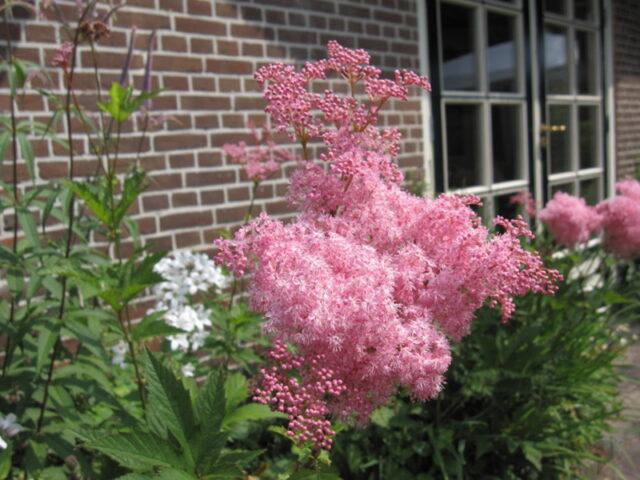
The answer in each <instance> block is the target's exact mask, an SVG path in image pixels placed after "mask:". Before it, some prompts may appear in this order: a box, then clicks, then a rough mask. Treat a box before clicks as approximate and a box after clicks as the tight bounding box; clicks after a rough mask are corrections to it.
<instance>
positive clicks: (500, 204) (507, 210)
mask: <svg viewBox="0 0 640 480" xmlns="http://www.w3.org/2000/svg"><path fill="white" fill-rule="evenodd" d="M513 195H515V192H514V193H508V194H506V195H499V196H497V197H495V199H494V205H495V209H496V215H500V216H501V217H504V218H516V217H517V216H518V205H517V204H516V203H513V202H511V197H512V196H513Z"/></svg>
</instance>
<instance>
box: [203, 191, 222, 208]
mask: <svg viewBox="0 0 640 480" xmlns="http://www.w3.org/2000/svg"><path fill="white" fill-rule="evenodd" d="M200 201H201V203H202V205H219V204H221V203H223V202H224V192H223V191H222V190H208V191H205V192H200Z"/></svg>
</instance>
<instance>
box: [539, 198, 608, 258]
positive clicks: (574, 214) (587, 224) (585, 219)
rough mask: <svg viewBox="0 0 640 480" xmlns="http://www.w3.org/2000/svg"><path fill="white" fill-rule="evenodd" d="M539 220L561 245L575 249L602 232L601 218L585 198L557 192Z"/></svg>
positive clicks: (541, 213)
mask: <svg viewBox="0 0 640 480" xmlns="http://www.w3.org/2000/svg"><path fill="white" fill-rule="evenodd" d="M538 218H539V219H540V221H541V222H542V223H543V224H544V225H546V227H547V228H548V229H549V232H551V235H553V238H554V239H555V240H556V242H558V243H559V244H560V245H563V246H565V247H575V246H576V245H580V244H583V243H586V242H588V241H589V238H591V235H593V234H594V233H597V232H598V231H599V230H600V224H601V220H602V219H601V217H600V214H599V213H598V212H597V211H596V209H595V208H593V207H590V206H589V205H587V202H585V200H584V198H578V197H574V196H573V195H569V194H568V193H564V192H556V194H555V195H554V196H553V198H552V199H551V200H550V201H549V202H548V203H547V205H546V206H545V207H544V208H543V209H542V210H541V211H540V213H539V215H538Z"/></svg>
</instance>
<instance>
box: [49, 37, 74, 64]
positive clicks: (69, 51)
mask: <svg viewBox="0 0 640 480" xmlns="http://www.w3.org/2000/svg"><path fill="white" fill-rule="evenodd" d="M71 55H73V43H71V42H64V43H63V44H62V45H60V46H59V47H58V48H57V49H56V51H55V53H54V54H53V58H52V59H51V66H52V67H59V68H62V69H65V70H66V69H67V68H69V66H70V65H71Z"/></svg>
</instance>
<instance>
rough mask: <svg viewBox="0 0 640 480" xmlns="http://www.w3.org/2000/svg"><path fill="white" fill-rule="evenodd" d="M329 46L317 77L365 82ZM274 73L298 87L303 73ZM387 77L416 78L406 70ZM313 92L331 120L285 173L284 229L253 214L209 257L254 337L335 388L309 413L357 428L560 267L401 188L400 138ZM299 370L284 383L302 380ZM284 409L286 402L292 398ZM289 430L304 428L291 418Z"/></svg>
mask: <svg viewBox="0 0 640 480" xmlns="http://www.w3.org/2000/svg"><path fill="white" fill-rule="evenodd" d="M329 50H330V54H329V56H330V58H329V60H327V61H326V62H325V63H322V64H321V65H322V68H326V70H322V72H325V73H326V72H327V71H330V70H335V71H337V72H339V74H340V75H341V76H342V77H344V78H345V79H346V80H347V81H348V82H351V81H359V82H363V83H365V84H366V82H368V81H371V80H372V79H373V80H375V79H377V78H379V77H378V76H377V75H378V73H377V72H376V70H377V69H374V68H373V67H370V65H368V62H369V57H368V55H365V53H366V52H365V53H363V52H362V51H359V50H349V49H345V48H344V47H341V46H339V45H338V44H337V43H333V42H332V43H330V45H329ZM283 68H284V67H274V68H270V67H263V69H261V72H260V74H259V77H260V78H267V77H268V78H269V79H271V80H270V83H269V85H268V86H267V87H266V89H269V88H271V87H272V86H274V85H275V84H286V83H288V82H289V80H288V79H286V78H282V77H281V76H282V75H285V73H284V70H283ZM305 69H307V70H308V69H309V67H305ZM286 71H287V73H286V75H291V76H293V77H294V83H296V82H300V80H299V78H300V77H299V76H300V75H301V74H302V72H295V71H294V70H292V69H291V70H289V69H287V70H286ZM322 72H320V73H322ZM320 73H319V72H315V73H313V74H303V75H302V77H304V78H306V77H309V76H313V75H316V76H318V75H320ZM397 83H398V84H399V85H401V86H404V87H406V86H407V85H414V84H416V83H417V84H419V85H420V86H421V87H423V88H424V87H426V85H427V83H426V79H422V77H418V76H417V75H413V74H408V73H406V72H405V73H401V74H400V76H399V80H397ZM374 85H375V84H374ZM384 88H386V87H384ZM394 88H395V87H394ZM272 93H273V92H271V93H269V95H266V98H267V100H268V101H269V105H268V107H267V110H268V111H269V113H271V115H272V119H273V118H274V115H275V116H276V117H278V118H279V120H278V121H280V122H284V123H282V124H281V126H282V127H283V128H284V129H288V130H291V129H293V130H298V129H299V128H298V126H297V124H296V123H295V122H297V121H298V117H296V118H292V117H291V118H289V119H288V120H287V119H286V118H285V115H283V114H282V112H284V110H285V105H286V104H280V102H283V101H284V100H283V97H277V98H275V97H274V95H272ZM376 95H377V94H376ZM385 95H386V94H385ZM271 98H274V100H273V103H272V101H271V100H270V99H271ZM322 99H323V100H322V101H323V102H325V103H324V104H322V103H319V102H316V101H315V100H314V101H312V102H311V103H312V104H314V103H315V104H316V105H322V108H324V109H326V110H330V112H328V113H327V112H325V118H332V119H333V126H331V125H329V124H324V125H323V127H322V135H321V138H322V140H323V141H324V143H325V146H326V150H325V153H324V154H323V155H322V156H321V160H322V162H323V163H324V166H320V165H317V164H314V163H311V162H308V163H306V164H305V165H304V166H303V167H302V168H300V169H299V170H298V171H297V172H296V173H295V174H294V175H293V176H292V178H291V185H290V188H289V193H288V199H289V201H290V202H291V203H292V204H293V205H294V206H296V207H297V208H298V209H299V215H298V218H297V220H296V221H295V222H292V223H287V224H284V223H282V222H279V221H276V220H273V219H270V218H269V217H268V216H266V215H264V214H263V215H261V216H260V217H258V218H257V219H255V220H254V221H253V222H251V223H250V224H248V225H246V226H245V227H243V228H241V229H239V230H238V231H237V232H236V235H235V237H234V238H233V239H231V240H219V241H218V242H217V247H218V249H219V250H218V259H219V260H220V261H221V262H223V263H224V264H225V265H227V266H228V267H229V268H230V269H232V270H233V271H234V273H235V274H236V275H243V274H245V273H251V274H252V280H251V283H250V286H249V290H248V295H249V301H250V304H251V306H252V308H254V309H255V310H256V311H259V312H261V313H262V314H264V316H265V318H266V323H265V331H266V333H268V334H269V335H270V336H271V337H272V338H274V339H276V340H277V341H279V342H286V343H287V344H291V345H293V346H294V347H295V350H296V355H297V356H298V357H297V358H299V361H300V363H299V364H298V366H306V365H312V364H313V362H314V361H316V362H318V361H319V360H318V359H320V358H321V359H322V360H321V365H322V367H324V368H326V369H327V371H328V372H331V378H332V379H333V380H337V381H339V382H340V385H341V387H343V388H341V392H340V394H339V395H332V396H330V397H329V398H323V399H322V400H318V401H319V402H321V403H322V404H323V407H322V408H321V407H317V411H321V412H323V413H322V416H324V415H325V414H326V413H332V414H336V415H338V416H340V417H341V418H343V419H352V420H355V421H358V422H361V423H364V422H366V421H367V420H368V417H369V415H370V414H371V412H372V411H373V409H375V408H377V407H378V406H380V405H383V404H384V403H385V402H386V401H387V400H388V399H389V397H390V396H391V395H393V394H394V393H395V392H396V390H397V388H398V387H399V386H403V387H406V388H407V389H408V390H409V392H410V393H411V395H412V396H413V397H414V398H415V399H419V400H426V399H429V398H432V397H434V396H435V395H437V394H438V392H439V391H440V390H441V389H442V385H443V381H444V380H443V379H444V374H445V372H446V370H447V368H448V367H449V365H450V363H451V352H450V341H451V340H458V339H460V338H462V337H463V336H464V335H466V334H468V333H469V330H470V325H471V322H472V321H473V319H474V317H475V313H476V311H477V310H478V309H479V308H481V307H482V306H483V305H485V304H488V305H489V306H496V307H500V308H501V310H502V315H503V319H504V320H507V319H508V318H509V317H510V316H511V315H512V313H513V310H514V308H515V305H514V298H515V297H517V296H520V295H524V294H526V293H528V292H537V293H553V292H554V291H555V289H556V286H555V284H556V282H557V281H558V280H560V275H559V274H558V272H556V271H555V270H549V269H546V268H545V267H544V265H543V264H542V261H541V260H540V257H539V256H538V254H537V253H535V252H531V251H529V250H528V249H525V248H523V246H522V245H521V239H522V238H532V237H533V235H532V233H531V232H530V231H529V229H528V228H527V226H526V224H525V222H524V221H523V220H522V219H520V218H519V219H516V220H513V221H508V220H505V219H501V218H498V219H496V223H497V224H498V225H499V226H500V227H501V231H502V233H492V232H490V231H489V230H488V229H487V228H486V227H484V226H483V225H482V222H481V221H480V219H479V217H478V216H477V215H476V214H475V213H474V211H473V209H472V207H473V206H474V205H475V204H477V203H478V202H479V199H478V198H476V197H460V196H451V195H442V196H440V197H438V198H436V199H429V198H422V197H416V196H414V195H411V194H409V193H407V192H406V191H404V190H403V189H402V188H401V183H402V174H401V172H400V170H399V169H398V167H397V165H396V164H395V163H394V157H395V155H397V153H398V150H399V146H398V145H399V139H400V135H399V133H398V132H397V131H395V130H379V129H378V128H376V127H375V125H374V123H371V124H367V123H366V122H368V121H369V120H366V119H365V120H364V122H365V123H362V122H363V118H366V115H369V114H366V115H365V116H364V117H363V114H362V112H364V111H369V112H371V109H372V108H373V110H374V114H373V116H371V119H377V112H375V108H376V106H375V105H373V106H372V105H370V104H369V105H365V104H362V103H359V102H355V101H353V100H349V101H344V102H343V101H341V100H339V99H337V97H336V98H334V96H333V94H331V95H326V94H325V95H322ZM274 105H275V106H274ZM363 105H364V106H363ZM272 107H273V108H272ZM274 112H275V114H274ZM307 113H309V115H311V110H309V111H308V112H307ZM304 129H305V131H306V132H308V131H309V129H308V128H307V127H304ZM302 140H304V139H302ZM278 348H280V347H278ZM276 363H277V362H276ZM285 363H287V365H288V364H289V363H290V362H289V361H288V360H287V361H286V362H285ZM281 368H282V369H284V370H287V369H286V368H285V367H284V366H282V367H281ZM269 372H271V375H272V377H273V378H271V377H270V378H269V385H270V387H269V388H267V389H264V388H263V389H262V392H261V393H260V397H261V398H265V401H268V403H271V402H270V400H268V398H271V396H274V397H275V398H277V392H278V391H280V390H278V389H280V388H284V387H276V385H280V384H285V385H288V384H287V382H288V380H287V378H286V377H287V376H282V375H280V374H279V373H278V372H280V370H278V367H277V366H275V370H273V367H272V370H269ZM304 377H305V375H301V377H300V383H299V384H296V387H295V388H298V387H303V386H305V385H307V380H305V378H304ZM291 388H293V387H291ZM264 392H275V393H267V394H266V397H264V395H265V393H264ZM288 404H291V405H295V404H297V402H296V401H295V395H294V396H293V397H292V399H291V401H289V403H288ZM325 407H326V409H325ZM283 408H285V409H286V408H288V407H286V406H283ZM314 408H316V407H314ZM314 418H315V417H314ZM318 425H320V424H318ZM290 428H291V429H292V431H293V432H294V433H293V434H294V435H296V432H305V435H306V436H307V437H308V436H309V433H308V432H309V431H310V430H309V429H308V428H306V427H304V428H303V427H302V426H301V425H299V424H295V426H292V422H291V423H290ZM305 428H306V430H305ZM321 430H322V428H321ZM322 431H323V432H324V433H323V435H324V434H325V433H327V432H326V431H325V430H322ZM312 436H313V435H312ZM319 438H320V437H319ZM320 444H322V442H320Z"/></svg>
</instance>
